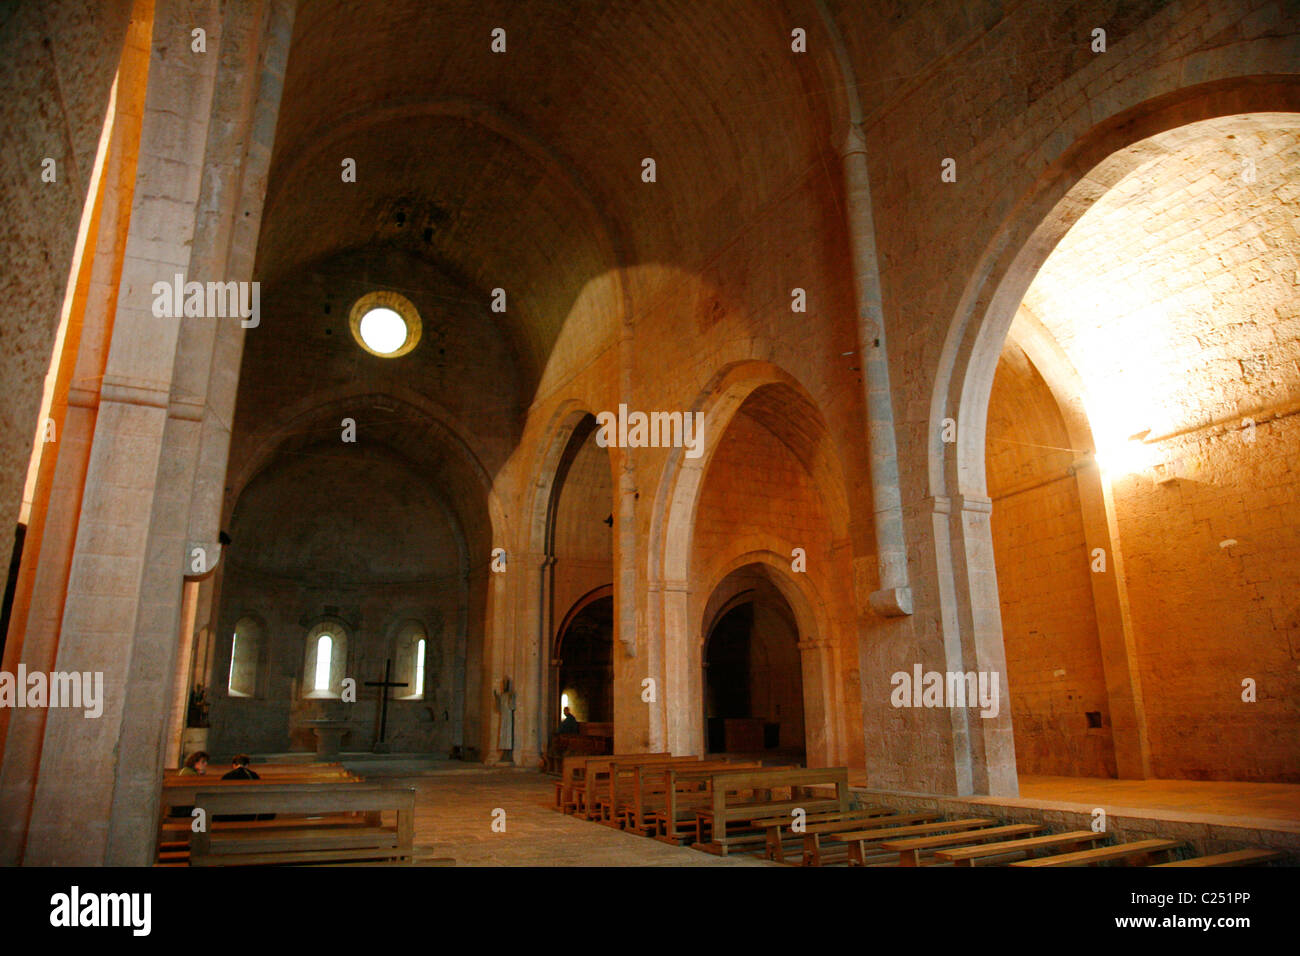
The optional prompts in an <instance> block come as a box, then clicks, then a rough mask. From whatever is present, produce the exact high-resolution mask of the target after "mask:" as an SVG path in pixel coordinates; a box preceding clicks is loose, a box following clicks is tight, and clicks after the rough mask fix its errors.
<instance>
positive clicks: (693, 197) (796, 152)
mask: <svg viewBox="0 0 1300 956" xmlns="http://www.w3.org/2000/svg"><path fill="white" fill-rule="evenodd" d="M791 6H792V7H794V8H797V15H792V14H790V13H789V12H788V11H787V10H786V9H785V8H784V5H782V4H779V3H774V4H766V3H762V4H760V3H726V4H723V3H696V2H690V0H679V2H668V3H663V4H655V5H653V6H652V5H648V4H610V3H607V2H598V0H573V2H565V3H556V2H522V3H521V2H518V0H495V2H493V0H489V2H472V3H471V2H463V3H451V4H447V3H439V4H429V3H427V2H423V0H390V2H385V3H382V4H375V3H362V2H358V0H317V2H313V3H310V4H304V5H303V6H302V8H301V9H300V11H299V13H298V17H297V20H296V23H295V29H294V39H293V46H292V52H291V56H290V61H289V66H288V73H287V76H286V79H285V91H284V98H283V103H282V108H281V113H280V119H279V125H278V127H277V131H276V146H275V154H274V157H273V160H272V170H271V177H270V186H269V191H268V199H267V209H266V214H265V218H264V224H263V231H262V236H261V241H260V245H259V253H258V273H259V275H260V276H261V277H262V278H263V279H264V280H271V281H274V280H276V279H279V278H282V277H284V276H285V275H286V274H287V273H290V272H292V271H293V270H295V269H299V268H301V267H303V266H305V265H307V264H309V263H311V262H312V261H314V260H318V259H320V258H323V257H326V256H329V255H331V254H336V253H338V252H340V251H342V250H346V249H350V248H357V247H362V246H365V245H367V244H370V243H375V242H394V241H399V242H404V243H407V244H408V247H409V248H412V249H416V250H419V251H420V252H421V253H422V254H425V255H428V256H430V257H432V258H435V259H437V260H438V261H439V263H440V265H442V266H444V267H445V268H447V269H448V270H449V271H451V272H453V273H456V274H458V275H460V276H462V277H463V279H464V284H465V286H466V290H465V291H466V295H467V296H470V297H480V299H481V300H482V301H486V297H487V296H488V294H489V293H490V291H491V290H492V289H493V288H496V287H498V286H499V287H504V288H507V290H508V291H509V292H510V295H511V299H510V311H509V313H508V317H507V320H506V321H507V324H508V326H509V332H510V333H511V334H512V335H513V337H514V339H515V341H516V345H517V348H518V349H519V352H520V354H521V357H522V360H523V362H522V364H523V365H524V367H525V368H527V369H529V370H531V371H532V372H533V374H536V371H537V370H538V369H540V368H541V367H543V366H544V364H545V359H546V356H547V354H548V353H549V351H550V348H551V346H552V345H553V343H554V341H555V338H556V336H557V334H558V332H559V328H560V326H561V324H562V322H563V320H564V318H565V316H566V315H567V314H568V312H569V308H570V307H571V306H572V303H573V301H574V299H575V297H576V296H577V295H578V294H579V293H580V291H581V290H582V289H583V287H584V286H585V285H586V283H587V282H588V281H590V280H591V279H592V278H593V277H595V276H598V275H600V274H602V273H604V272H607V271H608V270H610V269H611V268H614V267H615V266H617V265H620V264H628V263H632V262H645V261H652V260H653V261H671V262H676V263H684V264H686V265H687V266H688V267H689V266H692V265H694V264H696V263H697V262H698V261H700V260H702V259H703V258H704V256H705V255H706V254H707V252H708V246H707V242H708V239H707V237H708V236H709V235H710V234H711V227H715V226H716V221H717V220H718V218H719V216H726V217H731V218H735V219H737V220H741V221H743V220H744V218H745V217H746V215H747V214H749V213H751V212H752V211H753V210H755V209H758V208H761V206H762V204H763V203H764V202H766V201H768V200H769V199H770V198H771V197H772V195H774V194H776V193H779V192H780V190H781V189H782V187H783V186H784V185H785V183H786V182H788V181H789V179H790V178H791V177H793V176H797V175H800V174H802V173H803V172H804V171H805V170H806V169H808V168H810V167H811V166H812V164H814V163H818V162H821V157H820V155H819V153H820V151H822V150H825V149H826V148H828V146H829V143H830V125H829V119H828V115H829V112H828V107H827V102H828V95H827V92H826V90H827V88H828V82H827V81H826V80H825V79H823V78H824V77H832V78H833V77H837V76H838V73H837V71H836V70H835V67H834V64H833V63H832V62H831V61H830V59H829V57H830V54H829V51H828V44H826V43H824V42H820V43H816V44H813V45H812V49H813V52H811V53H809V54H808V55H806V56H799V57H796V56H793V55H792V54H791V53H790V46H789V43H790V30H791V29H792V27H793V26H795V25H802V26H804V27H805V28H807V29H809V31H810V34H811V33H812V32H813V31H814V30H818V29H820V27H819V24H818V23H817V14H816V10H815V8H814V7H813V6H812V5H811V4H803V3H792V4H791ZM495 27H502V28H504V29H505V30H506V31H507V52H506V53H505V54H494V53H492V52H491V50H490V48H489V43H490V34H491V31H492V29H493V28H495ZM647 156H649V157H653V158H655V160H656V162H657V164H658V168H659V181H658V182H657V183H655V184H653V185H647V184H645V183H642V182H641V178H640V172H641V161H642V159H643V158H644V157H647ZM345 157H350V158H353V159H356V160H357V182H356V183H343V182H342V180H341V176H340V171H341V162H342V160H343V158H345ZM399 221H400V224H399Z"/></svg>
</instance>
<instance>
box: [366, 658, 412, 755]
mask: <svg viewBox="0 0 1300 956" xmlns="http://www.w3.org/2000/svg"><path fill="white" fill-rule="evenodd" d="M392 676H393V659H392V658H391V657H390V658H388V659H387V660H385V661H384V679H383V680H368V681H366V686H367V687H378V688H379V689H380V690H379V742H380V743H381V744H382V743H383V742H384V734H385V733H386V732H387V730H388V688H390V687H407V686H409V685H407V684H399V683H397V682H396V681H394V680H392V679H391V678H392Z"/></svg>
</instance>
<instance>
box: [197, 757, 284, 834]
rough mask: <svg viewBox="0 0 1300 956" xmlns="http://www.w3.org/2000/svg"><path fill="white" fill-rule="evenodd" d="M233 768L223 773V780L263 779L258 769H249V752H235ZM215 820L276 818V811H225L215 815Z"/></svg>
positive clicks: (232, 761)
mask: <svg viewBox="0 0 1300 956" xmlns="http://www.w3.org/2000/svg"><path fill="white" fill-rule="evenodd" d="M231 764H232V769H231V770H229V771H228V772H226V773H223V774H222V775H221V779H222V780H261V779H262V778H261V777H259V776H258V775H257V771H256V770H249V769H248V764H249V758H248V754H235V757H234V759H233V760H231ZM212 819H213V820H223V821H224V820H232V821H238V820H274V819H275V814H274V813H223V814H221V815H220V816H214V817H213V818H212Z"/></svg>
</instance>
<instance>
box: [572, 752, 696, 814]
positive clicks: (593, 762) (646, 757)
mask: <svg viewBox="0 0 1300 956" xmlns="http://www.w3.org/2000/svg"><path fill="white" fill-rule="evenodd" d="M626 760H632V761H638V762H641V763H644V764H647V765H653V764H691V763H699V762H700V760H701V758H700V756H699V754H687V755H682V756H674V755H673V754H630V755H627V756H623V757H593V758H592V759H590V760H588V761H587V766H586V769H585V770H584V771H583V775H582V780H581V781H575V782H574V785H573V793H574V796H575V797H577V798H578V802H579V804H580V806H579V808H578V810H577V812H578V813H579V814H580V815H583V816H585V817H586V818H587V819H588V820H602V819H603V817H604V813H605V809H606V807H607V806H608V804H609V796H610V786H611V778H616V777H617V774H614V773H612V772H611V771H612V768H614V767H616V766H617V765H618V764H619V763H620V761H626Z"/></svg>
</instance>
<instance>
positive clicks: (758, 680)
mask: <svg viewBox="0 0 1300 956" xmlns="http://www.w3.org/2000/svg"><path fill="white" fill-rule="evenodd" d="M770 597H772V596H770V595H767V594H763V595H761V596H760V597H759V598H756V600H753V601H744V602H742V603H740V604H737V605H735V606H734V607H732V608H730V609H728V610H727V611H726V612H724V613H723V614H722V615H721V616H720V617H719V618H718V620H717V623H716V624H714V626H713V630H712V631H711V632H710V633H709V638H708V643H707V645H706V648H705V658H704V660H705V672H704V694H705V733H706V742H707V746H708V751H709V752H710V753H733V754H758V753H763V754H766V755H772V756H775V755H776V754H777V753H779V754H780V755H781V756H782V757H786V756H789V757H793V758H795V759H800V758H802V755H803V753H804V726H803V681H802V675H801V673H800V661H799V651H798V648H797V646H796V644H797V640H798V639H797V636H796V631H795V628H794V626H793V622H792V620H791V616H790V614H789V610H788V608H786V607H785V606H784V601H782V600H781V599H780V598H776V599H775V600H769V598H770Z"/></svg>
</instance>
